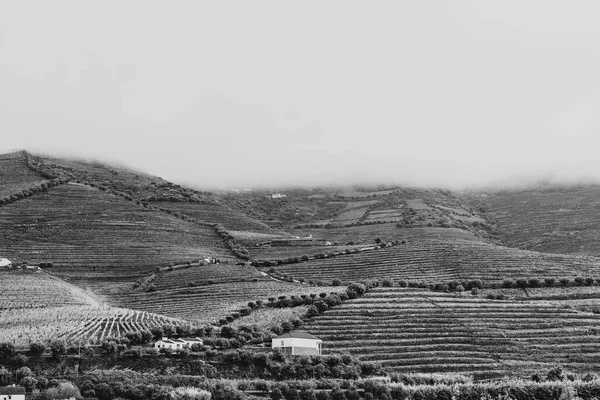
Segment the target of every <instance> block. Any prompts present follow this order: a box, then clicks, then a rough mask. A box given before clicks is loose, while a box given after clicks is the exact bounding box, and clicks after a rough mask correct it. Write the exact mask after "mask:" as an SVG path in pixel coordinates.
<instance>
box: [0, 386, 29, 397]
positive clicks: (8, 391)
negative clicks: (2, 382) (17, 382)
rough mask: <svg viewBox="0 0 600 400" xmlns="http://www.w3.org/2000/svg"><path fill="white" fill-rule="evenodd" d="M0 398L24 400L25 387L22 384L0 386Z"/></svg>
mask: <svg viewBox="0 0 600 400" xmlns="http://www.w3.org/2000/svg"><path fill="white" fill-rule="evenodd" d="M0 400H25V388H24V387H22V386H7V387H0Z"/></svg>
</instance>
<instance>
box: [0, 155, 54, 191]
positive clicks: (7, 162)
mask: <svg viewBox="0 0 600 400" xmlns="http://www.w3.org/2000/svg"><path fill="white" fill-rule="evenodd" d="M45 182H48V181H47V180H46V179H44V178H43V177H42V176H41V175H39V174H38V173H36V172H34V171H32V170H31V169H29V167H27V164H26V163H25V157H23V153H10V154H0V199H3V198H7V197H10V196H11V195H15V194H17V193H21V192H23V191H24V190H29V189H31V188H32V187H36V186H40V185H41V184H42V183H45Z"/></svg>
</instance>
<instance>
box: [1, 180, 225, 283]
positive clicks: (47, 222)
mask: <svg viewBox="0 0 600 400" xmlns="http://www.w3.org/2000/svg"><path fill="white" fill-rule="evenodd" d="M0 221H1V223H2V225H3V226H5V227H7V228H6V229H2V230H1V231H0V254H2V255H3V257H8V258H10V259H11V260H13V261H19V262H23V261H27V262H34V263H39V262H53V263H54V264H55V266H60V267H62V268H63V271H64V267H71V268H78V269H81V270H83V271H90V272H91V270H98V271H101V270H104V271H111V273H114V272H115V271H118V272H122V273H131V272H134V271H140V270H148V269H152V268H154V267H156V266H158V265H163V264H165V263H167V264H168V263H171V262H178V261H185V260H189V259H195V258H204V257H207V256H212V257H220V258H225V259H227V258H228V259H234V258H235V257H234V256H233V255H232V253H231V251H230V250H229V249H228V248H226V247H225V244H224V243H223V240H222V239H221V238H220V237H219V236H218V235H217V234H216V232H215V231H214V229H213V228H210V227H206V226H202V225H200V224H196V223H192V222H189V221H185V220H182V219H179V218H176V217H174V216H172V215H170V214H167V213H162V212H158V211H153V210H149V209H148V208H146V207H143V206H142V205H137V204H136V203H134V202H132V201H128V200H126V199H123V198H121V197H118V196H114V195H111V194H107V193H106V192H104V191H102V190H100V189H98V188H93V187H89V186H85V185H82V184H74V183H69V184H64V185H60V186H57V187H55V188H52V189H50V190H48V191H47V192H43V193H36V194H34V195H32V196H31V197H28V198H25V199H22V200H19V201H16V202H14V203H11V204H8V205H4V206H2V207H0Z"/></svg>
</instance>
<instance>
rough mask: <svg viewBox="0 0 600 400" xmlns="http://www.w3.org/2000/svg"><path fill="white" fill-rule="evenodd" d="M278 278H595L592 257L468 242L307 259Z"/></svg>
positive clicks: (597, 270) (599, 271) (598, 266)
mask: <svg viewBox="0 0 600 400" xmlns="http://www.w3.org/2000/svg"><path fill="white" fill-rule="evenodd" d="M276 269H277V271H278V272H280V273H283V274H288V275H292V276H293V277H294V278H296V279H299V278H304V279H307V280H323V281H327V282H330V281H331V280H332V279H335V278H338V279H341V280H342V281H344V282H350V281H357V280H365V279H371V278H394V279H396V280H411V281H420V282H425V283H438V282H441V283H444V282H448V281H451V280H472V279H480V280H482V281H484V282H486V283H493V282H496V283H499V282H501V281H502V280H504V279H506V278H512V279H518V278H527V279H529V278H542V280H543V278H545V277H555V278H560V277H568V278H574V277H576V276H591V277H600V261H599V260H597V259H596V258H593V257H577V256H568V255H551V254H545V253H537V252H532V251H525V250H519V249H513V248H509V247H503V246H498V245H493V244H489V243H483V242H476V241H470V240H458V239H456V240H421V241H409V242H407V243H405V244H401V245H398V246H394V247H390V248H385V249H377V250H370V251H363V252H359V253H354V254H344V255H339V256H335V257H331V258H327V259H320V260H309V261H305V262H300V263H298V264H289V265H281V266H277V267H276Z"/></svg>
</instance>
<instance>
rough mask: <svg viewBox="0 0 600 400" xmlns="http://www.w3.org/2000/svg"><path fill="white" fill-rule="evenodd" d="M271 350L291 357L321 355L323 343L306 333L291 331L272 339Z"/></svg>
mask: <svg viewBox="0 0 600 400" xmlns="http://www.w3.org/2000/svg"><path fill="white" fill-rule="evenodd" d="M271 348H272V349H273V350H276V351H280V352H282V353H284V354H291V355H321V354H323V341H322V340H321V339H319V338H318V337H316V336H313V335H311V334H310V333H308V332H302V331H295V332H294V331H292V332H288V333H284V334H283V335H280V336H277V337H276V338H274V339H272V341H271Z"/></svg>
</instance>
